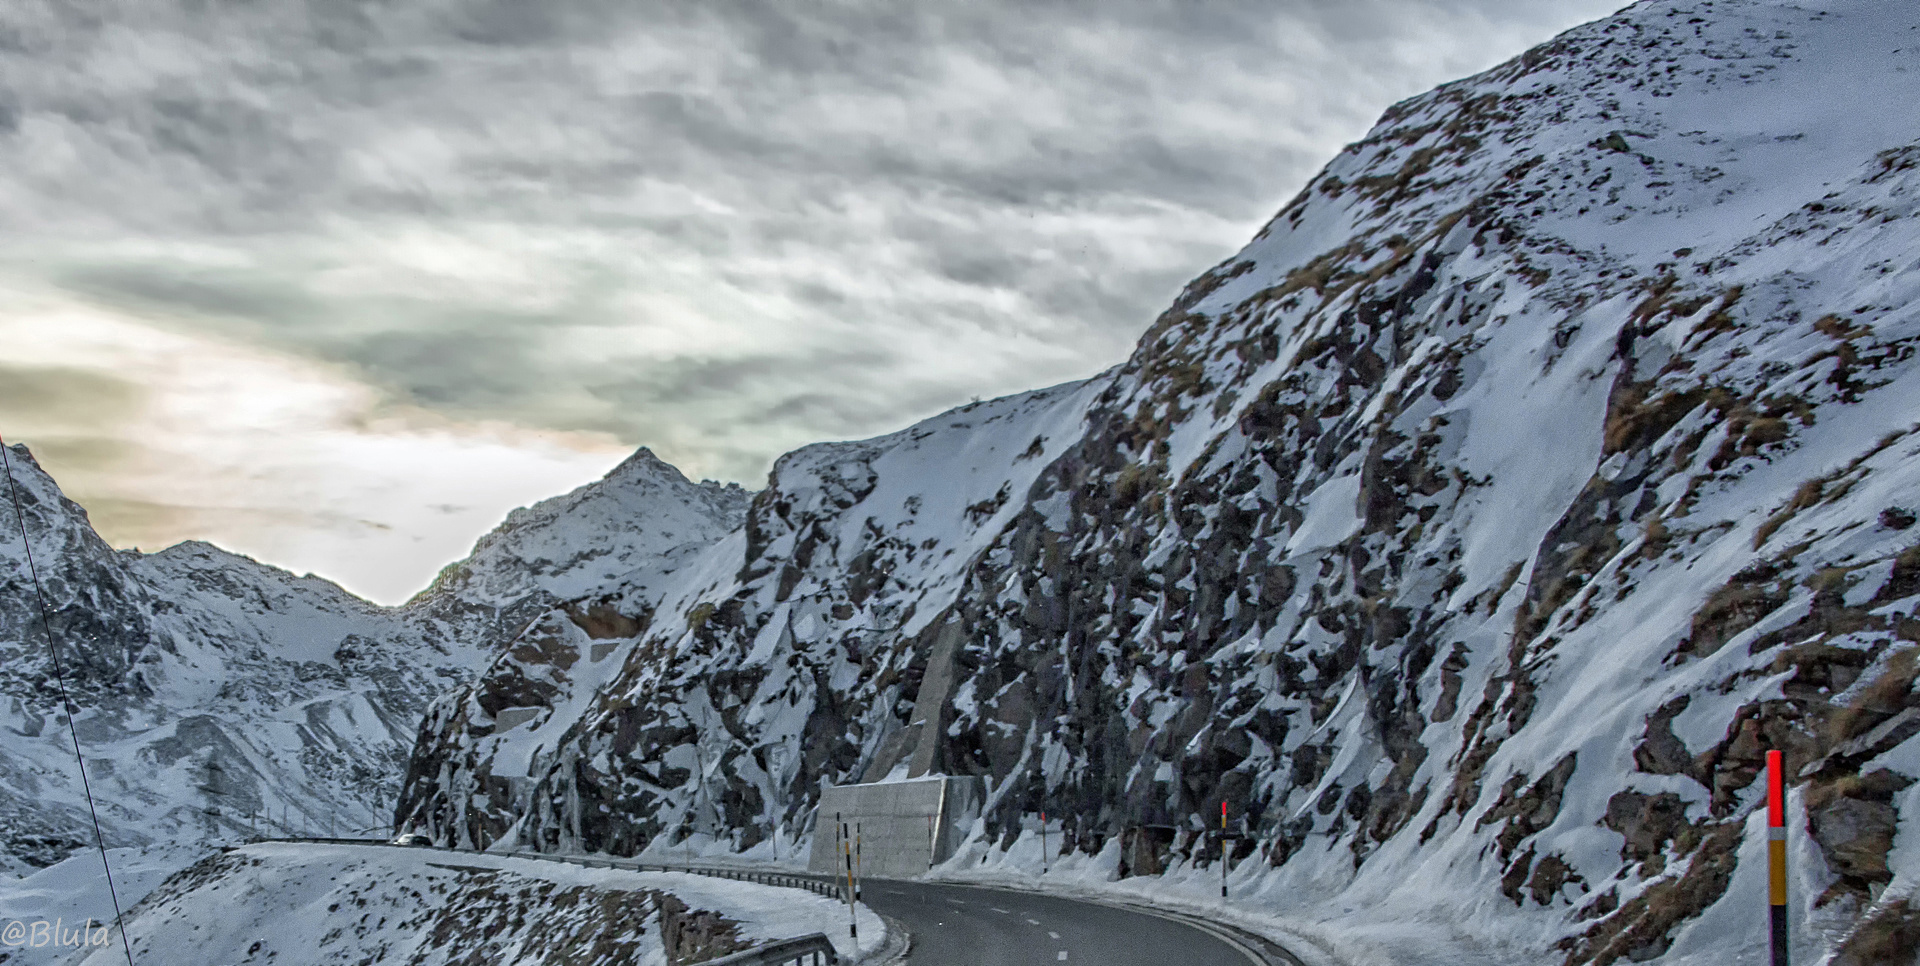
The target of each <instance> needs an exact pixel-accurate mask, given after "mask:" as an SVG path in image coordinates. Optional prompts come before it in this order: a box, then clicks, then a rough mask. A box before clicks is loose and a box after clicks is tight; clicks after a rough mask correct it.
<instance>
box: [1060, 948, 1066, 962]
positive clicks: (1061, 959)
mask: <svg viewBox="0 0 1920 966" xmlns="http://www.w3.org/2000/svg"><path fill="white" fill-rule="evenodd" d="M1060 961H1061V962H1063V963H1064V962H1066V961H1067V951H1066V950H1064V949H1062V950H1060Z"/></svg>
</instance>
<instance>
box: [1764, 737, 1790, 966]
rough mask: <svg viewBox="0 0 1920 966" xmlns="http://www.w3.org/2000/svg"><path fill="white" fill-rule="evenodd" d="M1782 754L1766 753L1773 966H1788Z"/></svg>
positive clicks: (1785, 810) (1768, 868) (1768, 863)
mask: <svg viewBox="0 0 1920 966" xmlns="http://www.w3.org/2000/svg"><path fill="white" fill-rule="evenodd" d="M1785 773H1786V768H1785V767H1784V766H1783V765H1782V764H1781V761H1780V753H1779V752H1777V751H1769V752H1767V911H1768V913H1769V914H1770V919H1771V921H1770V922H1769V926H1770V927H1771V931H1772V933H1773V936H1772V939H1773V966H1787V785H1786V774H1785Z"/></svg>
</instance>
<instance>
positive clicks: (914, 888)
mask: <svg viewBox="0 0 1920 966" xmlns="http://www.w3.org/2000/svg"><path fill="white" fill-rule="evenodd" d="M861 892H862V893H863V894H862V896H861V898H862V900H863V901H865V902H866V904H867V905H868V906H871V907H872V908H873V909H874V911H876V912H879V913H882V914H884V915H888V916H892V917H893V918H895V919H898V920H900V922H901V923H902V924H904V925H905V926H906V927H907V930H908V931H909V932H911V933H913V952H912V953H911V955H909V957H908V959H907V962H908V963H909V964H911V966H1059V964H1060V963H1084V964H1087V966H1171V964H1178V966H1259V964H1258V962H1257V961H1254V960H1250V959H1249V958H1248V957H1247V955H1246V954H1245V953H1242V952H1241V951H1239V950H1237V949H1235V948H1234V947H1232V946H1230V945H1228V944H1227V943H1225V942H1223V941H1222V940H1220V939H1219V938H1218V937H1215V936H1213V935H1210V934H1208V933H1206V932H1203V931H1201V930H1199V929H1196V928H1194V927H1192V926H1188V925H1186V924H1184V923H1179V922H1173V921H1171V920H1167V919H1162V918H1159V917H1158V916H1153V915H1148V914H1146V913H1142V912H1131V911H1128V910H1124V909H1116V908H1113V907H1111V906H1103V905H1097V904H1095V903H1091V902H1076V901H1074V900H1071V899H1060V898H1056V897H1053V896H1046V895H1035V894H1032V893H1027V892H1008V891H1003V890H1000V889H987V888H981V887H976V886H958V885H947V884H943V883H922V882H906V881H900V880H873V879H869V880H867V882H866V883H865V885H864V886H863V887H862V889H861Z"/></svg>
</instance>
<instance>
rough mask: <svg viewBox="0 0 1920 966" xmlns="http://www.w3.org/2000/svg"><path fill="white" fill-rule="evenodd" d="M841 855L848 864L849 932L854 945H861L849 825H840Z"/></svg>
mask: <svg viewBox="0 0 1920 966" xmlns="http://www.w3.org/2000/svg"><path fill="white" fill-rule="evenodd" d="M840 855H841V856H842V857H843V858H845V859H846V863H847V932H848V934H850V935H851V936H853V942H854V945H855V946H856V947H857V946H859V945H860V917H859V915H858V913H857V912H856V911H855V907H854V904H853V843H852V842H851V841H849V840H848V839H847V825H846V823H845V822H842V823H840Z"/></svg>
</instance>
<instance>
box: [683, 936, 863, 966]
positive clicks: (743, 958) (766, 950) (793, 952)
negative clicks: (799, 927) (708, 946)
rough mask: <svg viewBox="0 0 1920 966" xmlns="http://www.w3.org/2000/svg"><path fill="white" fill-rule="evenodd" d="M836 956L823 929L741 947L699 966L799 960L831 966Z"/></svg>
mask: <svg viewBox="0 0 1920 966" xmlns="http://www.w3.org/2000/svg"><path fill="white" fill-rule="evenodd" d="M839 962H840V956H839V954H838V953H836V952H834V951H833V943H832V942H830V941H829V940H828V939H827V934H826V933H823V932H817V933H814V934H813V935H811V936H801V937H800V938H798V939H782V940H780V941H779V942H772V943H767V944H766V945H764V946H756V947H754V948H752V949H743V950H741V951H740V952H737V953H733V954H732V955H728V956H722V957H720V958H719V959H709V960H705V961H703V962H701V963H700V964H699V966H781V964H784V963H799V964H801V966H835V964H837V963H839Z"/></svg>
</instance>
